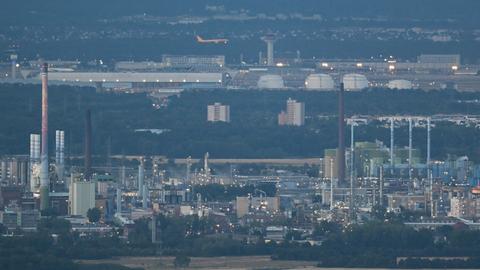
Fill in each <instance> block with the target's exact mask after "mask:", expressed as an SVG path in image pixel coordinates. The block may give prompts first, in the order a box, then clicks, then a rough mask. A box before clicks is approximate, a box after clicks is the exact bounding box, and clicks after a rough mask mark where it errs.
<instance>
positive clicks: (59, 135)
mask: <svg viewBox="0 0 480 270" xmlns="http://www.w3.org/2000/svg"><path fill="white" fill-rule="evenodd" d="M64 166H65V132H64V131H63V130H56V131H55V169H56V172H57V176H58V180H59V181H60V182H63V183H64V184H65V182H66V181H65V179H64V168H65V167H64ZM64 181H65V182H64ZM65 187H66V184H65Z"/></svg>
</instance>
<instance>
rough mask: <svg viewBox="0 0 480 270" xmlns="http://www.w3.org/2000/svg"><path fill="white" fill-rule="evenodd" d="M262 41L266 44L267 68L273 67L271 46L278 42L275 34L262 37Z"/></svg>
mask: <svg viewBox="0 0 480 270" xmlns="http://www.w3.org/2000/svg"><path fill="white" fill-rule="evenodd" d="M262 40H263V41H265V43H267V66H274V65H275V62H274V61H273V60H274V58H273V44H274V43H275V41H277V40H278V38H277V36H276V35H275V34H267V35H265V36H263V37H262Z"/></svg>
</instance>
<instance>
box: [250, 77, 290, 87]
mask: <svg viewBox="0 0 480 270" xmlns="http://www.w3.org/2000/svg"><path fill="white" fill-rule="evenodd" d="M257 86H258V88H261V89H278V88H284V87H285V85H284V83H283V78H282V76H280V75H262V76H260V79H259V80H258V83H257Z"/></svg>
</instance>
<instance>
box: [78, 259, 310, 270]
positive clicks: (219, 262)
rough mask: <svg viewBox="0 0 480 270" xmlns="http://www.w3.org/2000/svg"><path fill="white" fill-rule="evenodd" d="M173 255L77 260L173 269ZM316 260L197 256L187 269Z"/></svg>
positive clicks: (238, 269)
mask: <svg viewBox="0 0 480 270" xmlns="http://www.w3.org/2000/svg"><path fill="white" fill-rule="evenodd" d="M173 259H174V258H173V257H120V258H114V259H107V260H94V261H89V260H85V261H79V262H81V263H84V264H103V263H107V264H119V265H123V266H127V267H141V268H144V269H145V270H159V269H162V270H163V269H175V267H174V265H173ZM315 264H316V262H304V261H273V260H271V259H270V257H268V256H249V257H247V256H245V257H198V258H191V263H190V266H189V267H188V268H189V269H215V270H223V269H225V270H226V269H229V270H246V269H252V270H254V269H309V268H310V269H312V268H313V266H314V265H315Z"/></svg>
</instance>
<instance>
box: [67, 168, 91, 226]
mask: <svg viewBox="0 0 480 270" xmlns="http://www.w3.org/2000/svg"><path fill="white" fill-rule="evenodd" d="M69 202H70V214H71V215H80V216H84V217H86V216H87V212H88V209H91V208H94V207H95V181H83V180H81V178H79V176H78V175H77V176H75V175H73V176H72V183H71V185H70V194H69Z"/></svg>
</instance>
